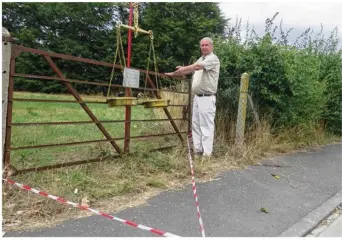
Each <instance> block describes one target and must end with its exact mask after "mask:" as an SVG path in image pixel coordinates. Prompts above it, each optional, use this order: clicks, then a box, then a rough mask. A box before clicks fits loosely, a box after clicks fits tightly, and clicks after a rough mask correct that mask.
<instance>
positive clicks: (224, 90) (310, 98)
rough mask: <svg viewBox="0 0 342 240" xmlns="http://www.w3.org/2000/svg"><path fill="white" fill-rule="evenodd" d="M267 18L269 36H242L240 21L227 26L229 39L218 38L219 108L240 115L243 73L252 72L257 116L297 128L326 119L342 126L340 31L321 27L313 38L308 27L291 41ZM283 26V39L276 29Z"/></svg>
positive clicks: (336, 127) (338, 129)
mask: <svg viewBox="0 0 342 240" xmlns="http://www.w3.org/2000/svg"><path fill="white" fill-rule="evenodd" d="M276 16H277V14H276V15H275V16H274V17H273V18H272V19H267V20H266V32H265V35H264V36H262V37H259V36H258V35H257V34H256V33H255V31H254V30H253V29H252V31H248V29H247V34H246V37H245V39H244V40H243V39H242V37H241V34H240V31H241V30H240V25H241V21H240V22H237V24H236V25H235V26H233V27H231V28H229V29H228V38H225V39H223V38H216V39H215V43H216V47H215V49H216V54H217V55H218V56H219V58H220V60H221V72H220V82H219V98H218V108H220V109H221V111H222V112H225V114H228V115H229V118H230V119H236V115H237V106H238V103H237V102H238V95H239V84H240V76H241V74H242V73H243V72H247V73H249V75H250V86H249V92H250V94H251V95H252V96H253V101H254V105H255V106H256V108H257V109H258V111H259V114H260V115H261V116H264V117H268V118H270V119H272V124H273V125H278V126H290V127H292V126H299V125H302V126H303V125H305V124H309V125H310V124H316V123H318V122H320V123H321V124H322V123H324V124H325V125H326V127H327V129H328V130H330V131H332V132H334V133H337V134H341V133H342V132H341V131H342V130H341V128H342V126H341V124H342V109H341V102H342V101H341V100H342V99H341V98H342V88H341V81H342V76H341V74H342V58H341V56H342V55H341V50H339V49H338V37H337V29H335V30H334V31H333V32H332V33H331V35H330V36H329V37H328V38H326V39H325V38H324V37H323V36H322V31H323V30H322V31H321V32H320V33H319V34H317V35H315V36H314V37H312V33H313V32H312V31H310V29H307V30H306V31H304V32H303V33H302V34H301V35H300V36H299V37H298V38H297V40H296V42H295V43H294V44H292V45H291V44H289V40H288V36H289V32H290V31H288V32H286V33H285V31H283V29H282V26H281V25H280V28H277V26H275V27H273V26H272V25H273V20H274V19H275V17H276ZM277 29H279V32H280V33H279V34H278V35H279V37H275V36H276V33H277V32H276V30H277Z"/></svg>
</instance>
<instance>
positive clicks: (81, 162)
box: [12, 155, 120, 176]
mask: <svg viewBox="0 0 342 240" xmlns="http://www.w3.org/2000/svg"><path fill="white" fill-rule="evenodd" d="M119 157H120V155H117V156H110V157H102V158H95V159H89V160H82V161H76V162H68V163H59V164H55V165H49V166H43V167H34V168H26V169H20V170H17V171H15V172H14V173H13V174H12V176H15V175H18V174H22V173H27V172H40V171H44V170H50V169H55V168H62V167H69V166H74V165H80V164H85V163H92V162H100V161H105V160H109V159H113V158H119Z"/></svg>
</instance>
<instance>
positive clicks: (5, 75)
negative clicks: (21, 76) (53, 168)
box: [2, 27, 12, 167]
mask: <svg viewBox="0 0 342 240" xmlns="http://www.w3.org/2000/svg"><path fill="white" fill-rule="evenodd" d="M10 36H11V35H10V33H9V32H8V31H7V29H6V28H4V27H3V28H2V156H4V145H5V137H6V118H7V104H8V102H7V101H8V83H9V73H10V60H11V51H12V43H11V42H10V41H8V40H7V39H8V38H10ZM3 167H4V166H3Z"/></svg>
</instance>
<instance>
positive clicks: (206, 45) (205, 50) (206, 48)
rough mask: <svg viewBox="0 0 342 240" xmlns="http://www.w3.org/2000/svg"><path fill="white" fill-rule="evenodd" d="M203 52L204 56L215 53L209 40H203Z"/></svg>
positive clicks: (201, 43) (201, 44)
mask: <svg viewBox="0 0 342 240" xmlns="http://www.w3.org/2000/svg"><path fill="white" fill-rule="evenodd" d="M200 47H201V52H202V55H203V56H206V55H208V54H210V53H211V52H212V51H213V48H214V47H213V45H211V44H210V42H209V40H202V41H201V42H200Z"/></svg>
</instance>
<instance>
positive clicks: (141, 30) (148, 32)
mask: <svg viewBox="0 0 342 240" xmlns="http://www.w3.org/2000/svg"><path fill="white" fill-rule="evenodd" d="M120 27H124V28H127V29H128V30H132V31H134V32H140V33H145V34H148V35H150V34H151V30H149V31H146V30H144V29H141V28H135V27H132V26H128V25H125V24H120Z"/></svg>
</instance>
